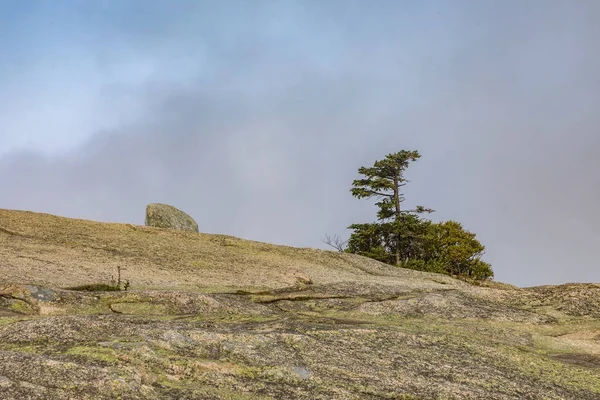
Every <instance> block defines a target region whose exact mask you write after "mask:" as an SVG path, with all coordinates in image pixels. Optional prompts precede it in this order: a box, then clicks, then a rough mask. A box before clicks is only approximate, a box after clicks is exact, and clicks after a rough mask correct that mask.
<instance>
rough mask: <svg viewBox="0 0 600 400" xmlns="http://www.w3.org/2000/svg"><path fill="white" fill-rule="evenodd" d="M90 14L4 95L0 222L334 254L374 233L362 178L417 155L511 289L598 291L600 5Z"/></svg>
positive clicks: (131, 6)
mask: <svg viewBox="0 0 600 400" xmlns="http://www.w3.org/2000/svg"><path fill="white" fill-rule="evenodd" d="M76 3H78V4H79V8H74V9H73V8H65V9H60V10H58V11H57V10H56V8H54V7H49V6H46V8H44V9H43V10H42V11H39V10H38V12H39V14H36V15H37V19H34V20H35V21H37V22H39V21H48V20H54V21H62V20H67V21H70V22H69V23H65V24H64V26H62V25H61V24H57V25H59V27H58V28H54V29H57V31H56V32H55V33H54V35H53V36H52V40H49V39H48V41H47V43H46V44H44V45H43V46H42V45H40V47H39V49H37V50H35V51H33V53H31V54H28V53H23V54H24V55H21V56H20V57H21V58H22V59H23V60H29V61H27V62H25V61H24V63H25V64H24V65H25V66H26V67H27V68H25V70H24V72H23V76H21V77H20V78H19V79H17V80H14V79H13V80H12V81H13V84H12V86H10V90H9V91H5V92H4V93H3V94H0V105H3V106H6V105H9V106H10V107H8V108H4V110H10V111H9V112H5V113H4V114H0V132H2V133H0V135H2V136H0V139H2V141H3V143H4V144H5V146H6V147H5V148H4V149H0V185H1V187H2V188H3V191H2V196H1V197H0V207H3V208H16V209H30V210H35V211H41V212H50V213H55V214H60V215H65V216H71V217H79V218H90V219H96V220H102V221H122V222H131V223H143V218H144V215H143V213H144V207H145V205H146V204H147V203H149V202H166V203H170V204H173V205H175V206H177V207H180V208H182V209H183V210H185V211H187V212H189V213H190V214H192V215H193V216H194V217H195V218H196V219H197V220H198V222H199V225H200V229H201V230H202V231H205V232H219V233H227V234H232V235H238V236H242V237H246V238H250V239H255V240H264V241H270V242H275V243H282V244H289V245H297V246H321V245H322V244H321V242H320V239H321V237H322V236H323V235H324V234H325V233H326V232H328V233H340V234H344V233H345V229H344V228H345V227H346V226H348V225H349V224H350V223H353V222H360V221H370V220H373V219H374V215H375V210H374V207H373V206H372V205H371V204H369V202H368V201H359V200H356V199H353V198H352V197H351V196H350V194H349V187H350V183H351V181H352V179H354V178H355V177H356V170H357V169H358V167H360V166H361V165H367V164H371V163H372V162H373V161H375V160H376V159H378V158H381V157H383V156H384V155H385V154H387V153H389V152H394V151H397V150H400V149H404V148H407V149H419V150H420V151H421V153H422V154H423V158H422V159H421V160H419V161H418V162H417V163H415V164H414V165H413V166H411V168H410V170H409V175H410V176H409V177H410V179H411V180H412V183H411V186H410V187H409V188H408V191H407V197H408V202H409V203H411V205H414V204H423V205H426V206H429V207H432V208H434V209H436V210H437V213H436V214H435V218H436V219H441V220H445V219H456V220H459V221H461V222H463V223H464V225H465V226H466V227H467V228H468V229H470V230H472V231H474V232H476V233H477V234H478V235H479V237H480V238H481V240H482V242H483V243H484V244H486V246H487V248H488V254H487V256H488V260H489V261H491V262H492V264H493V266H494V268H495V270H496V274H497V278H498V279H499V280H502V281H508V282H511V283H515V284H518V285H529V284H542V283H560V282H564V281H600V275H599V274H598V269H597V267H596V261H595V251H594V250H595V244H596V243H597V242H598V240H600V235H599V234H597V233H596V232H595V227H596V226H597V225H598V222H600V221H598V219H599V217H598V212H597V211H596V204H598V203H599V202H598V197H599V195H600V193H599V189H598V188H599V187H600V186H599V185H598V183H600V182H599V181H600V173H599V172H598V171H600V169H599V168H598V167H600V165H598V164H599V162H598V161H597V160H598V157H597V156H596V153H597V151H598V149H599V148H600V135H598V132H597V127H598V126H600V124H599V122H600V121H599V119H600V117H599V116H598V115H597V112H596V110H597V108H598V104H599V103H600V95H599V93H600V90H599V89H600V87H599V86H600V81H598V80H597V79H596V71H598V69H599V68H598V67H600V53H599V52H598V50H597V49H596V43H597V40H598V39H600V30H599V28H598V27H597V24H595V23H594V18H593V16H600V7H599V6H598V5H597V4H598V3H597V2H593V1H590V2H579V3H577V4H573V3H572V2H566V1H565V2H553V3H552V5H548V4H547V3H546V2H543V3H542V2H528V3H526V4H523V3H517V2H508V3H505V2H498V3H495V4H492V3H486V4H483V3H481V2H475V1H464V2H460V4H458V5H453V6H452V7H449V6H448V5H447V4H445V3H443V2H432V3H429V4H428V5H419V6H416V5H410V4H402V3H399V2H388V3H384V2H382V3H381V6H380V7H365V6H364V4H363V3H362V2H358V1H357V2H346V1H345V2H326V3H321V2H268V1H265V2H261V3H260V4H259V6H253V7H248V6H247V5H244V4H246V3H243V2H240V3H236V2H230V3H227V4H226V5H223V6H219V7H210V8H209V7H207V6H206V5H201V3H198V2H179V3H178V7H166V6H165V5H164V3H162V2H145V3H144V4H145V5H146V4H147V5H148V6H147V7H145V8H143V9H142V8H139V3H135V2H122V3H119V5H117V3H114V2H106V3H100V2H98V3H94V5H90V3H87V2H76ZM542 5H543V7H542ZM89 7H92V8H93V11H95V12H93V13H90V9H89ZM73 10H75V11H73ZM27 15H30V14H27ZM51 15H54V18H50V16H51ZM134 16H135V18H133V17H134ZM59 17H60V19H57V18H59ZM30 18H31V17H30ZM534 22H535V23H534ZM20 29H23V28H20ZM30 29H31V31H30V32H29V34H30V35H31V36H32V37H34V38H35V37H36V31H35V29H34V28H33V27H31V28H30ZM37 34H38V36H39V35H40V33H39V32H37ZM32 40H33V39H32ZM19 51H25V50H24V49H23V50H19ZM11 54H13V55H14V56H15V57H16V58H19V57H17V54H21V53H19V52H18V51H17V50H16V49H13V50H12V53H11ZM68 55H71V56H73V57H74V58H73V59H69V57H67V56H68ZM35 60H41V61H40V63H39V65H38V64H35V63H34V61H35ZM42 61H43V62H42ZM53 64H55V65H59V66H60V67H61V68H58V69H52V68H49V66H51V65H53ZM36 65H37V66H36ZM42 67H43V68H42ZM6 68H7V67H6V66H5V67H4V69H2V64H1V63H0V71H8V69H6ZM12 71H13V72H14V69H13V70H12ZM7 76H9V75H8V74H7V73H3V74H0V83H2V84H3V83H4V82H8V81H10V79H7V78H6V77H7ZM10 76H14V75H10ZM33 77H37V78H36V79H32V78H33ZM58 78H61V79H60V80H57V79H58ZM15 82H17V83H18V84H16V83H15ZM56 82H59V83H60V84H58V83H56ZM64 94H67V95H66V96H65V95H64ZM14 99H17V100H18V99H21V100H20V101H16V100H14ZM44 110H45V111H44ZM57 121H59V122H57ZM60 121H62V122H60ZM66 128H68V129H66ZM20 130H24V131H27V132H20ZM26 133H27V134H28V135H29V136H30V140H29V142H30V143H29V144H27V141H23V140H21V138H22V134H26ZM36 143H37V144H36ZM54 143H59V144H56V145H55V146H54V147H52V146H53V144H54ZM49 149H53V150H52V151H50V150H49ZM2 150H4V151H2Z"/></svg>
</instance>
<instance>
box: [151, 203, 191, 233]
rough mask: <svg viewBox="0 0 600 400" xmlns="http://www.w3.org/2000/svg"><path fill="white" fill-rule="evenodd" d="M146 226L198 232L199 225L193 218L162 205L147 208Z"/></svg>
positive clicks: (156, 204)
mask: <svg viewBox="0 0 600 400" xmlns="http://www.w3.org/2000/svg"><path fill="white" fill-rule="evenodd" d="M146 226H154V227H156V228H169V229H177V230H180V231H191V232H198V224H197V223H196V221H194V219H193V218H192V217H190V216H189V215H187V214H186V213H184V212H183V211H181V210H179V209H177V208H175V207H173V206H170V205H168V204H160V203H152V204H148V206H147V207H146Z"/></svg>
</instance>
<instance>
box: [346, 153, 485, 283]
mask: <svg viewBox="0 0 600 400" xmlns="http://www.w3.org/2000/svg"><path fill="white" fill-rule="evenodd" d="M419 158H420V155H419V153H418V152H417V151H407V150H403V151H400V152H398V153H394V154H388V155H387V156H386V157H385V158H384V159H383V160H380V161H376V162H375V163H374V165H373V166H372V167H361V168H359V170H358V172H359V174H361V175H362V176H363V177H362V178H361V179H357V180H354V181H353V183H352V189H351V193H352V195H353V196H354V197H357V198H359V199H362V198H372V197H375V198H377V202H376V203H375V204H376V205H377V207H378V210H377V219H378V222H373V223H364V224H353V225H351V226H350V227H349V229H352V230H353V232H352V234H351V235H350V238H349V239H348V242H347V248H346V249H345V251H347V252H350V253H356V254H360V255H363V256H366V257H370V258H373V259H376V260H379V261H382V262H385V263H388V264H393V265H397V266H401V267H405V268H411V269H417V270H421V271H429V272H437V273H445V274H449V275H455V276H466V277H470V278H474V279H489V278H491V277H493V276H494V273H493V271H492V268H491V266H490V264H488V263H486V262H484V261H482V260H481V257H482V255H483V254H484V250H485V247H484V246H483V245H482V244H481V243H480V242H479V241H478V240H477V239H476V236H475V234H474V233H471V232H469V231H467V230H465V229H464V228H463V227H462V225H461V224H460V223H458V222H455V221H447V222H440V223H433V222H432V221H430V220H428V219H425V218H423V217H422V216H421V215H422V214H424V213H431V212H433V210H431V209H428V208H425V207H423V206H418V207H416V208H415V209H412V210H405V209H404V208H403V207H402V206H403V202H404V200H405V198H404V193H403V192H402V188H403V187H404V186H406V184H407V182H408V180H406V178H405V177H404V172H405V171H406V168H408V165H409V164H410V162H413V161H416V160H417V159H419ZM338 247H339V246H338ZM338 249H339V248H338Z"/></svg>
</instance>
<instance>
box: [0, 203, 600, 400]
mask: <svg viewBox="0 0 600 400" xmlns="http://www.w3.org/2000/svg"><path fill="white" fill-rule="evenodd" d="M117 266H121V267H123V268H124V269H125V270H124V272H123V274H124V278H125V279H129V280H131V281H132V284H133V285H132V290H131V291H129V292H126V293H124V292H121V293H77V292H72V291H65V290H61V289H60V288H64V287H69V286H74V285H81V284H88V283H94V282H99V281H106V280H107V279H108V278H109V277H110V275H114V273H115V270H116V267H117ZM299 273H300V274H303V275H308V276H309V277H310V278H311V279H312V280H313V282H314V284H313V285H309V286H296V278H295V276H296V275H297V274H299ZM23 284H32V285H39V287H38V286H23ZM491 286H492V287H474V286H471V285H468V284H466V283H464V282H461V281H457V280H454V279H452V278H450V277H446V276H440V275H434V274H426V273H421V272H416V271H410V270H403V269H398V268H394V267H391V266H387V265H383V264H380V263H377V262H375V261H372V260H369V259H365V258H362V257H357V256H353V255H347V254H339V253H335V252H327V251H320V250H313V249H296V248H291V247H283V246H274V245H269V244H265V243H258V242H252V241H246V240H241V239H237V238H233V237H226V236H220V235H207V234H193V233H183V232H174V231H169V230H161V229H154V228H146V227H141V226H132V225H125V224H105V223H97V222H91V221H82V220H73V219H67V218H60V217H56V216H51V215H45V214H36V213H29V212H20V211H7V210H0V398H6V399H10V398H15V399H16V398H27V397H29V398H48V399H51V398H61V399H62V398H70V397H73V396H74V394H76V396H77V397H78V398H102V396H103V395H105V396H106V398H114V397H115V396H116V394H119V395H123V394H124V395H125V396H126V398H140V399H144V398H203V399H204V398H214V399H221V398H223V399H224V398H236V399H237V398H248V399H258V398H289V399H293V398H306V399H318V398H323V399H329V398H344V399H354V398H356V399H363V398H373V399H376V398H377V399H380V398H407V399H409V398H472V399H488V398H496V399H521V398H532V399H535V398H549V399H561V398H573V399H598V398H600V287H599V286H597V285H591V284H588V285H584V284H579V285H563V286H545V287H538V288H528V289H517V288H514V287H511V286H510V285H502V284H494V285H491ZM41 287H45V288H48V289H44V288H41ZM240 289H241V290H242V291H240V292H238V290H240ZM74 368H75V370H76V371H77V373H74V371H75V370H74Z"/></svg>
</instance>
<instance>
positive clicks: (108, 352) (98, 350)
mask: <svg viewBox="0 0 600 400" xmlns="http://www.w3.org/2000/svg"><path fill="white" fill-rule="evenodd" d="M65 354H67V355H71V356H78V357H85V358H90V359H93V360H98V361H104V362H108V363H116V362H118V361H119V359H118V358H117V353H116V352H115V350H113V349H109V348H106V347H96V346H74V347H71V348H70V349H68V350H67V351H66V352H65Z"/></svg>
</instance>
